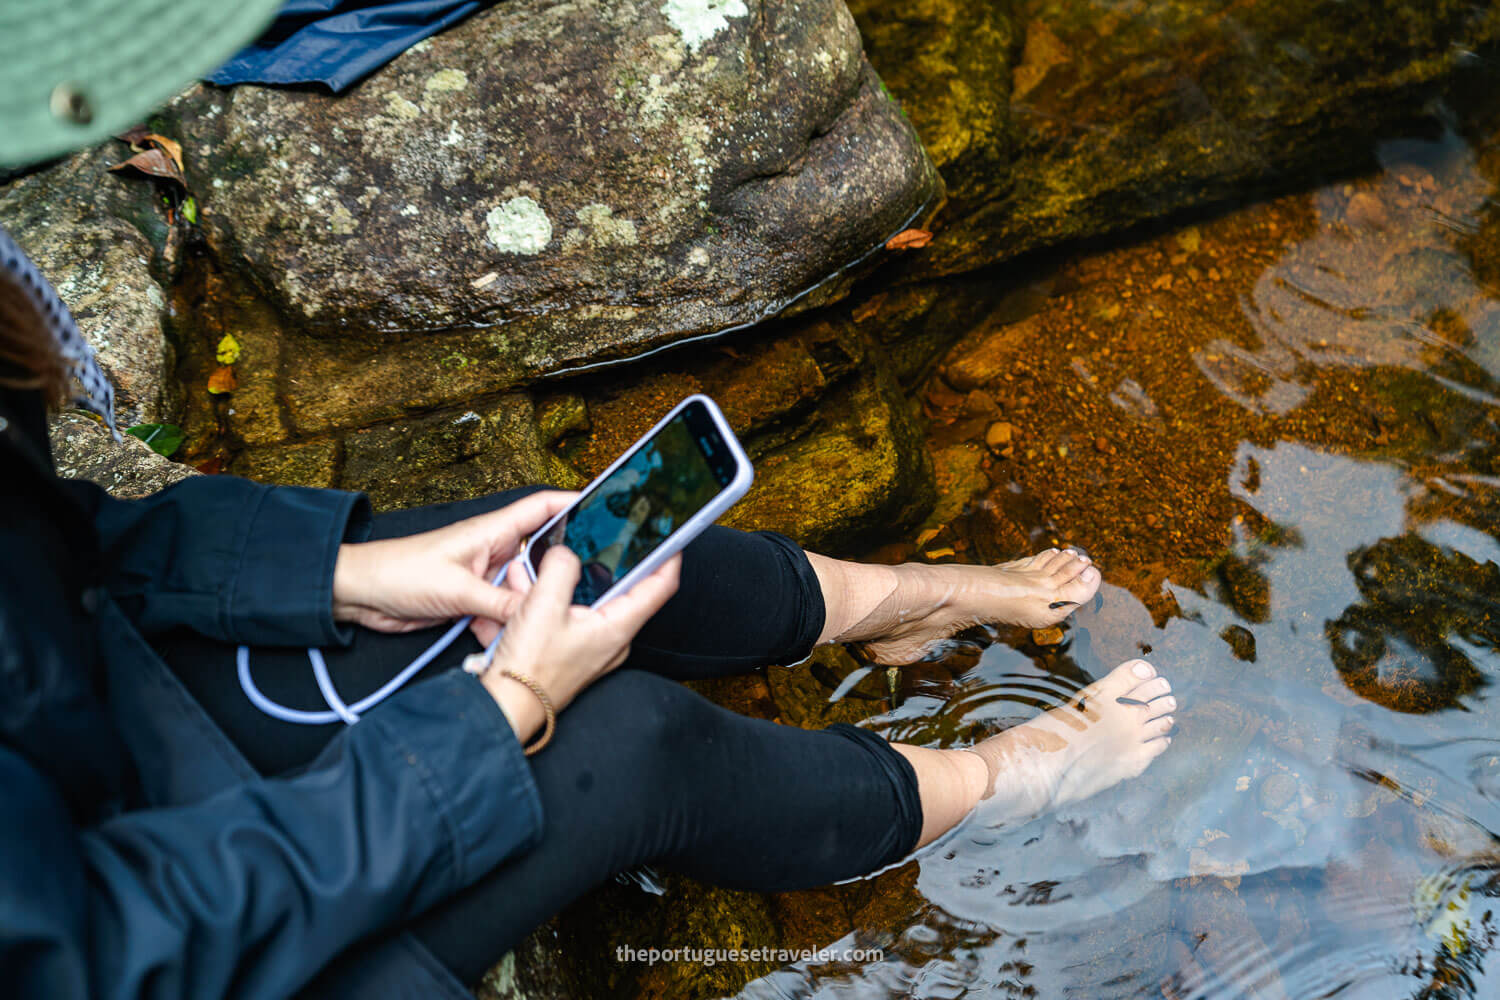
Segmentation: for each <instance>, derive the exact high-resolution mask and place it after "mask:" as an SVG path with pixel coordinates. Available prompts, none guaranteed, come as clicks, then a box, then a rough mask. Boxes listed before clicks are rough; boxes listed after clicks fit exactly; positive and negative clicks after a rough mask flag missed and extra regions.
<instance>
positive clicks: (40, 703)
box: [0, 26, 1175, 998]
mask: <svg viewBox="0 0 1500 1000" xmlns="http://www.w3.org/2000/svg"><path fill="white" fill-rule="evenodd" d="M75 27H76V26H75ZM198 69H199V67H195V68H194V69H193V70H192V71H194V72H196V71H198ZM69 107H70V105H68V104H67V103H66V102H65V103H64V104H63V105H62V111H63V112H66V111H67V110H68V108H69ZM48 141H51V142H53V145H54V146H55V145H56V141H55V138H54V139H52V140H48ZM45 145H46V143H45V142H43V143H41V144H40V145H36V146H34V147H33V148H38V149H39V148H43V147H44V146H45ZM74 377H77V378H78V379H79V380H80V382H81V383H82V385H83V387H84V389H85V392H86V394H87V399H86V400H85V402H86V404H87V405H88V406H90V407H91V408H93V409H95V410H96V412H99V413H100V414H101V415H102V416H104V417H105V419H106V420H107V421H109V422H110V423H111V426H113V424H112V416H111V398H110V397H111V393H110V390H109V387H108V383H107V382H106V381H105V380H104V379H103V377H102V375H101V374H100V373H99V372H98V369H97V367H96V366H95V365H94V363H93V359H92V356H91V354H90V353H89V351H88V349H87V345H86V344H84V343H83V341H82V339H81V337H79V336H78V334H77V330H76V327H74V325H73V323H72V320H71V318H70V317H69V316H68V315H67V310H66V309H65V308H64V307H63V306H62V304H61V303H60V302H59V301H58V300H57V297H56V294H55V293H54V292H53V291H52V290H51V288H50V287H49V286H48V285H47V283H46V281H45V280H44V279H43V278H42V277H41V276H40V275H39V274H38V273H37V272H36V270H35V268H34V267H32V265H31V264H30V262H29V261H28V260H27V259H26V257H25V255H24V254H23V253H22V252H21V251H20V249H19V248H18V247H16V246H15V244H14V243H13V242H12V241H11V240H10V238H9V237H8V236H5V235H3V233H0V482H3V483H4V484H5V487H6V488H5V490H4V493H3V494H0V504H3V511H0V514H3V524H4V531H3V533H0V804H3V808H4V810H5V813H6V816H7V823H6V824H5V826H4V827H3V829H0V886H3V888H4V891H3V892H0V978H3V981H5V982H10V983H13V984H17V986H18V988H19V993H20V995H24V996H45V997H71V996H91V997H92V996H121V997H127V996H130V997H133V996H141V995H150V996H168V995H170V996H194V997H208V996H214V997H218V996H242V997H281V996H286V995H289V994H291V993H294V992H296V991H298V990H302V989H304V988H307V989H309V991H310V992H312V993H315V994H316V995H319V996H355V995H359V996H361V997H364V998H369V997H374V996H405V995H416V996H426V997H431V996H459V997H461V996H466V995H467V993H466V992H465V990H464V988H463V987H464V984H469V983H473V982H474V981H475V980H476V979H477V978H478V977H479V975H480V974H481V973H482V972H483V970H484V969H485V968H486V967H487V966H488V965H490V964H491V963H493V962H494V961H495V960H497V959H498V958H500V957H501V956H502V955H503V954H504V953H505V952H506V951H507V950H508V949H509V948H510V947H511V946H512V945H514V944H515V943H516V942H517V941H518V940H520V939H521V937H522V936H524V935H525V934H526V933H527V932H528V931H529V930H530V929H532V928H533V927H535V926H536V925H537V924H539V923H540V922H541V921H543V920H545V919H546V918H547V917H548V916H549V915H551V914H552V913H555V912H556V911H557V910H558V909H560V908H561V907H562V906H564V905H566V904H567V903H568V902H569V901H571V900H572V899H574V898H576V897H577V896H578V895H579V894H581V893H582V892H584V891H585V890H587V889H588V888H589V887H590V886H592V885H595V884H597V883H599V882H600V881H602V880H604V879H606V878H608V877H609V876H610V875H612V874H613V873H616V872H619V871H622V870H627V869H629V868H631V867H634V866H636V865H639V864H642V863H648V862H650V863H654V864H657V865H659V866H661V867H663V868H665V869H669V870H674V871H680V872H684V873H687V874H689V875H691V876H694V877H697V878H700V879H704V880H707V881H711V882H715V883H717V884H721V885H727V886H735V887H743V888H750V889H763V890H773V889H776V890H780V889H792V888H798V887H806V886H815V885H823V884H826V883H828V882H831V881H834V880H837V879H841V878H846V877H850V876H855V875H859V874H861V873H865V872H869V871H872V870H875V869H877V868H880V867H882V866H884V865H888V864H891V863H893V862H896V861H898V860H900V859H901V858H903V857H905V856H906V855H908V854H909V853H910V852H911V851H912V850H914V849H915V848H917V847H920V846H922V845H924V844H927V843H930V842H931V841H932V840H933V839H935V838H936V837H938V836H939V835H941V834H942V833H943V832H945V831H946V830H948V829H950V828H951V827H952V826H953V825H954V824H956V823H957V822H958V821H959V820H961V819H962V818H963V817H964V816H966V815H967V814H968V813H970V812H971V811H972V810H973V809H974V808H975V807H976V805H978V804H979V803H980V801H981V800H984V802H985V808H986V809H987V810H988V815H987V817H986V818H987V819H988V820H990V821H997V822H998V821H1005V820H1010V819H1019V818H1023V817H1026V816H1030V815H1033V814H1035V813H1037V812H1039V811H1040V810H1042V809H1045V808H1047V807H1049V806H1051V805H1055V804H1057V803H1060V802H1067V801H1073V800H1076V799H1078V798H1082V797H1084V796H1086V795H1090V794H1093V793H1094V792H1096V791H1098V790H1099V789H1101V788H1104V787H1107V786H1108V785H1111V784H1114V783H1116V782H1118V781H1120V780H1121V779H1123V778H1125V777H1129V776H1133V775H1135V774H1138V773H1139V772H1140V771H1141V770H1143V769H1144V768H1145V767H1146V766H1147V765H1148V764H1149V763H1150V761H1151V760H1152V759H1154V758H1155V757H1156V756H1157V755H1158V754H1160V753H1161V752H1162V750H1163V749H1164V748H1165V747H1166V745H1167V744H1168V743H1169V742H1170V740H1169V736H1168V732H1169V730H1170V728H1171V724H1172V719H1171V715H1170V713H1171V712H1172V711H1173V709H1174V708H1175V701H1174V700H1173V698H1172V697H1171V695H1170V693H1169V692H1170V688H1169V686H1168V684H1167V682H1166V681H1165V679H1163V678H1161V677H1158V676H1156V674H1155V671H1154V670H1153V669H1152V668H1151V667H1150V665H1148V664H1146V663H1144V662H1141V661H1132V662H1131V663H1128V664H1125V665H1122V666H1121V667H1119V668H1117V669H1116V670H1115V671H1113V672H1111V673H1110V674H1109V675H1108V676H1106V677H1105V678H1103V679H1102V680H1100V681H1099V682H1098V683H1096V684H1094V685H1092V686H1090V687H1089V688H1087V689H1085V691H1084V692H1082V694H1081V696H1080V697H1079V699H1078V700H1077V702H1076V703H1075V704H1074V705H1072V706H1069V707H1064V708H1060V709H1057V710H1054V711H1053V712H1051V713H1048V714H1046V715H1044V716H1041V717H1039V718H1038V719H1036V720H1033V721H1032V722H1030V723H1027V724H1026V725H1023V726H1019V727H1016V728H1014V729H1011V730H1008V731H1006V732H1004V733H1001V734H999V735H997V736H994V737H992V738H990V739H987V740H985V741H983V742H981V743H980V744H978V745H976V746H975V747H973V748H970V749H966V750H935V749H929V748H923V747H917V746H905V745H899V744H898V745H890V744H887V743H885V742H884V741H883V740H881V739H879V738H878V737H876V736H874V735H873V734H871V733H869V732H866V731H864V730H861V729H858V728H856V727H852V726H834V727H832V728H830V729H828V730H823V731H817V732H810V731H804V730H799V729H795V728H791V727H785V726H778V725H774V724H772V723H769V722H766V721H763V720H756V719H748V718H744V717H742V716H739V715H736V714H735V713H732V712H729V711H727V710H724V709H722V708H719V707H718V706H715V705H713V704H712V703H710V702H708V701H706V700H704V699H703V698H701V697H699V696H697V695H695V694H693V693H692V692H691V691H689V690H688V689H687V688H685V687H684V686H683V685H681V684H679V683H677V680H678V679H682V678H691V677H710V676H719V675H723V674H728V673H734V672H739V671H744V670H748V669H751V668H753V667H755V666H759V665H761V664H766V663H794V662H797V661H798V660H800V659H802V658H804V657H805V656H806V655H807V654H808V652H809V651H810V650H811V649H812V648H813V647H814V646H815V645H817V644H819V643H825V642H834V641H842V642H862V643H865V644H866V647H867V649H868V650H869V652H870V654H871V655H872V657H873V658H874V659H875V660H877V661H879V662H890V663H901V662H909V661H911V660H913V659H917V658H919V657H920V656H921V655H923V653H924V651H925V650H926V649H927V648H928V647H929V646H930V645H931V644H932V643H933V642H934V641H936V640H940V639H942V638H944V637H946V636H948V635H951V634H952V633H953V632H955V631H957V630H959V629H961V628H964V627H967V626H970V625H973V624H976V623H979V622H1014V623H1018V624H1023V625H1027V626H1032V627H1040V626H1045V625H1049V624H1052V623H1054V622H1056V621H1057V620H1059V619H1060V618H1061V617H1063V616H1064V615H1066V614H1067V613H1068V612H1069V611H1070V610H1071V608H1072V607H1074V606H1076V605H1077V604H1078V603H1080V602H1082V601H1085V600H1087V599H1088V598H1089V597H1091V596H1092V595H1093V593H1094V592H1095V590H1096V589H1097V587H1098V585H1099V579H1100V577H1099V573H1098V570H1097V569H1096V568H1095V567H1093V566H1090V565H1089V563H1088V560H1087V559H1086V558H1084V557H1082V556H1081V555H1079V554H1076V553H1072V552H1062V551H1057V550H1049V551H1048V552H1044V553H1042V554H1040V555H1037V556H1034V557H1032V558H1030V559H1025V560H1021V561H1018V562H1015V563H1009V564H1006V565H1003V566H998V567H957V566H941V567H928V566H914V565H913V566H900V567H885V566H863V565H858V564H854V563H846V562H839V561H836V560H832V559H828V558H824V557H821V556H817V555H814V554H811V553H804V552H803V551H802V550H801V549H800V548H798V547H797V546H796V545H795V544H794V543H792V542H791V541H790V540H789V539H786V538H784V537H782V536H779V535H774V534H769V533H760V534H745V533H741V532H735V531H730V530H727V529H720V528H715V529H711V530H710V531H709V532H707V533H706V534H705V535H704V536H702V537H701V538H700V539H699V540H698V541H697V542H695V543H694V544H693V545H692V546H690V547H689V549H688V550H687V551H686V552H685V553H684V554H683V556H682V557H680V558H679V559H675V560H673V561H672V562H671V563H669V564H667V565H666V566H664V567H663V568H662V569H661V570H659V571H658V572H657V573H656V574H655V575H653V576H652V577H651V578H649V579H648V580H646V581H644V582H642V583H641V584H640V585H638V586H637V587H636V588H635V589H634V590H632V591H631V592H630V593H629V594H627V595H625V596H623V597H621V598H620V599H618V600H617V601H615V602H614V603H612V604H610V605H608V606H606V607H605V608H603V609H601V610H598V611H594V610H591V609H586V608H580V607H572V606H570V604H569V595H570V594H571V593H572V590H573V586H574V584H575V583H576V581H577V579H578V574H579V565H578V561H577V559H576V558H574V557H573V556H572V555H571V554H570V553H568V552H567V551H566V550H564V549H561V548H560V547H559V548H555V549H554V550H553V551H551V552H550V553H549V554H548V556H547V558H546V560H545V561H544V563H543V565H542V567H541V572H540V574H539V578H538V580H537V582H536V584H535V585H534V586H531V587H525V586H523V585H519V584H517V583H516V582H515V581H519V580H520V579H521V578H523V577H524V574H521V573H513V574H511V580H512V583H511V584H509V585H507V586H506V587H503V588H492V587H489V586H488V585H487V584H486V583H485V580H486V579H487V578H488V577H489V575H491V574H492V573H493V572H494V571H495V570H496V569H498V567H499V566H500V565H502V564H503V563H505V562H506V561H507V560H509V559H510V558H512V557H513V556H514V554H515V551H516V548H517V545H518V542H519V541H520V540H521V539H522V538H524V537H525V536H526V535H527V534H528V533H529V532H531V531H533V530H535V529H536V528H537V527H539V526H540V525H541V524H542V523H543V522H544V521H545V520H546V519H547V517H549V516H550V515H551V514H552V513H554V512H555V511H557V510H559V509H561V507H562V506H563V505H564V504H566V503H567V502H568V500H569V499H570V497H571V495H570V494H565V493H558V492H532V491H517V492H513V493H507V494H500V495H497V496H492V497H483V498H478V499H475V500H472V501H469V502H465V503H457V504H447V505H440V506H435V507H425V508H419V509H413V510H404V511H394V512H390V513H385V514H381V515H378V516H372V515H371V512H370V510H369V506H368V504H367V502H366V501H365V500H364V498H363V497H361V496H359V495H357V494H351V493H345V492H340V491H333V490H310V489H301V488H294V487H272V486H265V485H261V484H256V483H252V482H249V481H247V480H242V479H237V478H234V477H229V476H201V477H195V478H192V479H189V480H187V481H185V482H182V483H179V484H177V485H176V486H173V487H171V488H169V489H167V490H164V491H162V492H160V493H158V494H156V495H154V496H151V497H148V498H146V499H143V500H138V501H120V500H115V499H112V498H110V497H109V496H107V495H106V494H105V493H104V492H103V491H102V490H100V489H99V488H98V487H96V486H94V485H92V484H89V483H84V482H77V481H69V480H63V479H59V478H58V477H57V476H56V474H55V470H54V468H53V466H52V463H51V457H50V453H49V447H48V442H47V437H46V426H45V422H46V410H47V408H48V407H49V406H50V407H56V406H59V405H61V404H62V403H63V402H64V401H65V399H66V397H67V390H68V385H69V382H70V379H72V378H74ZM464 614H474V615H476V616H477V618H476V622H475V625H474V627H473V632H472V634H466V635H465V636H464V637H463V639H462V641H460V642H459V643H456V644H455V645H454V647H453V648H451V649H450V650H449V652H448V654H447V655H446V656H445V657H442V658H440V659H439V660H438V661H437V662H435V663H434V664H432V665H430V666H429V667H428V668H427V669H426V670H425V671H424V672H423V674H422V675H419V678H418V680H417V681H416V682H415V683H413V684H411V685H410V686H409V687H408V688H407V689H405V690H403V691H402V692H400V693H399V694H398V695H396V696H395V697H393V698H391V699H389V700H388V701H387V702H385V703H383V704H381V705H380V706H378V707H376V708H374V709H372V710H371V711H369V712H368V713H366V714H365V715H364V716H363V718H362V719H361V721H359V722H358V724H356V725H353V726H350V727H347V728H345V727H341V726H339V727H334V726H328V727H299V726H291V725H288V724H285V723H282V722H278V721H275V720H273V719H270V718H268V717H266V716H263V715H261V714H259V713H258V712H257V711H255V710H254V709H253V707H252V706H251V705H250V704H249V702H248V701H247V700H246V699H245V697H244V695H243V693H242V692H241V691H240V689H239V686H238V684H237V682H236V680H235V673H234V658H233V649H234V646H235V644H238V643H248V644H251V645H253V646H255V647H257V651H256V652H255V654H254V663H255V671H256V678H257V681H258V683H260V684H261V685H262V687H263V688H265V689H266V690H267V692H268V693H269V694H270V695H271V696H272V697H273V698H276V699H277V700H280V701H283V702H288V703H293V704H296V703H301V704H317V703H318V697H317V694H316V690H315V688H314V687H313V682H312V679H311V676H310V672H309V670H308V668H307V663H306V660H305V658H304V657H303V654H302V653H301V651H300V647H303V646H308V645H317V646H323V647H326V648H329V666H330V669H331V671H332V674H333V677H334V680H335V682H336V685H337V687H338V688H339V690H340V691H342V692H344V693H345V695H346V696H355V695H361V694H363V693H365V692H367V691H369V690H371V689H373V688H374V687H376V686H378V684H379V683H381V682H383V681H384V680H385V679H387V678H388V677H389V676H390V675H391V673H392V672H394V670H396V669H397V668H399V667H400V666H401V665H404V664H405V663H406V662H408V661H409V660H410V659H411V657H412V655H413V654H414V652H416V651H417V650H419V649H421V648H422V647H424V646H425V645H426V644H427V643H428V642H429V641H430V639H431V637H432V634H433V632H434V630H435V629H441V628H442V627H443V626H442V625H441V624H437V623H441V622H446V621H447V620H448V619H451V618H454V617H457V616H460V615H464ZM502 624H503V625H504V627H505V634H504V637H503V639H502V641H501V643H500V646H499V650H498V653H497V655H496V657H495V660H494V662H493V664H492V665H491V666H490V667H489V669H488V670H487V671H486V672H485V673H484V674H483V676H481V677H477V678H476V677H472V676H470V675H468V674H465V673H463V672H462V671H459V670H456V669H454V666H455V665H456V664H457V663H458V661H459V660H461V659H462V658H463V657H464V656H465V655H467V654H469V653H471V652H474V651H477V650H478V649H480V648H481V644H483V643H485V642H487V641H488V640H489V639H490V638H492V637H493V636H494V634H495V631H496V630H497V629H498V628H499V627H500V626H501V625H502ZM554 713H557V714H558V716H559V717H558V718H557V721H556V726H555V731H554V728H553V726H552V723H551V721H550V716H552V715H553V714H554ZM539 734H540V735H539Z"/></svg>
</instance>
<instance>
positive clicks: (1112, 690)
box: [1090, 660, 1156, 701]
mask: <svg viewBox="0 0 1500 1000" xmlns="http://www.w3.org/2000/svg"><path fill="white" fill-rule="evenodd" d="M1155 676H1156V668H1155V667H1153V666H1152V665H1151V664H1149V663H1147V662H1146V661H1145V660H1126V661H1125V662H1124V663H1122V664H1120V665H1119V666H1118V667H1115V669H1113V670H1111V671H1110V672H1109V673H1108V674H1105V675H1104V677H1103V678H1102V679H1101V680H1099V681H1097V682H1095V683H1094V684H1092V685H1090V686H1091V687H1092V688H1093V693H1094V696H1095V697H1099V698H1107V699H1109V700H1110V701H1114V700H1115V699H1116V698H1121V697H1124V696H1125V695H1126V694H1127V693H1128V692H1129V691H1131V690H1132V689H1134V688H1136V687H1137V686H1139V685H1140V683H1141V682H1142V681H1148V680H1150V679H1151V678H1153V677H1155Z"/></svg>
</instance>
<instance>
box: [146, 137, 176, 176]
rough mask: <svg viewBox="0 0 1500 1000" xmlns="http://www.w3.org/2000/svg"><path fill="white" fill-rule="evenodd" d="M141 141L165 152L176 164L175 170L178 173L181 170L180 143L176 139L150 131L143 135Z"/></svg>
mask: <svg viewBox="0 0 1500 1000" xmlns="http://www.w3.org/2000/svg"><path fill="white" fill-rule="evenodd" d="M141 141H142V142H146V143H149V144H150V145H153V146H155V147H157V148H158V149H160V150H161V151H162V152H163V153H166V154H167V155H168V156H170V157H171V158H172V162H173V163H175V164H177V172H178V173H179V174H181V173H182V172H183V169H184V168H183V166H182V143H180V142H178V141H177V140H176V139H168V138H167V137H166V136H164V135H157V134H156V133H155V132H151V133H149V134H147V135H145V136H143V137H142V140H141Z"/></svg>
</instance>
